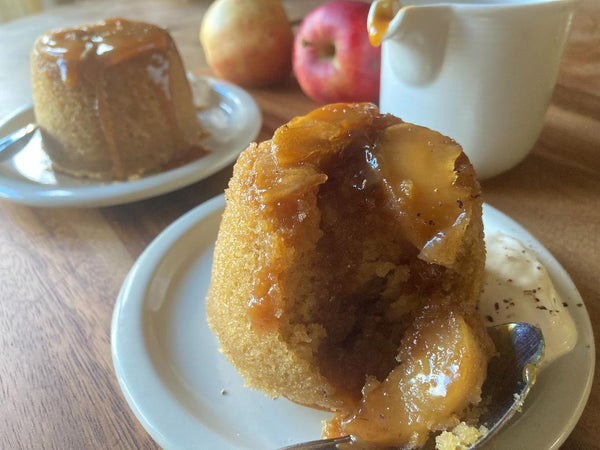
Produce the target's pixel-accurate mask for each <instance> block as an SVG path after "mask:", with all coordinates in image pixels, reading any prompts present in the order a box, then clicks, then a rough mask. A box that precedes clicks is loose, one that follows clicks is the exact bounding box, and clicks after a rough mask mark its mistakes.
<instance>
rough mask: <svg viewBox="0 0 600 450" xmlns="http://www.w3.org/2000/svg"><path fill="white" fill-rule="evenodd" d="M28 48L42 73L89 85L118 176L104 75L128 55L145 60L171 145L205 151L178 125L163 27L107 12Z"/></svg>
mask: <svg viewBox="0 0 600 450" xmlns="http://www.w3.org/2000/svg"><path fill="white" fill-rule="evenodd" d="M33 51H34V52H35V53H36V56H37V60H38V69H39V70H40V71H42V72H45V73H47V74H48V76H57V77H58V78H59V79H60V80H61V82H62V83H64V84H65V85H66V86H67V87H69V88H71V89H77V87H78V86H79V84H80V83H81V82H82V80H83V79H85V80H88V81H89V82H90V83H91V84H92V85H93V86H95V89H96V104H95V108H96V111H97V116H98V121H99V124H100V127H101V129H102V131H103V133H104V136H105V138H106V145H107V149H108V152H109V154H110V157H111V160H112V162H113V168H114V171H115V174H116V176H117V177H118V178H121V179H123V178H125V177H126V175H127V171H126V167H125V166H124V163H123V160H122V158H121V155H122V152H124V151H126V149H122V148H120V146H119V145H118V143H117V140H116V137H115V132H114V123H113V120H112V115H111V113H110V105H111V101H112V96H111V93H110V91H109V89H107V86H106V79H105V75H106V71H107V70H109V69H111V68H118V66H119V64H121V63H124V62H127V61H130V60H133V59H135V60H136V61H139V62H141V63H142V64H143V65H144V66H145V70H146V74H147V76H148V77H149V79H150V80H152V82H153V84H154V85H155V86H156V89H157V92H158V94H159V95H158V97H159V98H160V101H161V104H162V108H163V111H164V112H165V115H166V120H167V123H168V125H169V127H170V129H171V136H172V138H173V141H174V142H173V146H174V148H177V149H186V148H189V151H187V152H186V157H188V156H190V155H195V156H196V157H199V156H203V155H204V154H206V153H207V152H206V151H203V152H199V151H194V149H193V148H192V147H193V146H190V145H189V144H188V143H187V142H186V139H185V137H184V134H183V130H182V129H181V127H180V125H179V118H178V114H177V108H176V107H175V103H174V100H173V86H172V79H171V77H170V64H171V62H170V59H169V58H168V57H167V56H166V55H167V52H169V51H174V52H176V49H175V44H174V43H173V41H172V39H171V37H170V36H169V34H168V32H167V31H166V30H164V29H162V28H160V27H157V26H154V25H150V24H147V23H143V22H135V21H130V20H126V19H121V18H113V19H108V20H105V21H103V22H100V23H98V24H94V25H85V26H80V27H76V28H70V29H62V30H57V31H52V32H49V33H47V34H45V35H43V36H41V37H40V38H39V39H38V41H37V42H36V45H35V47H34V50H33ZM179 163H180V162H179ZM174 164H175V165H177V164H178V163H177V162H176V163H174Z"/></svg>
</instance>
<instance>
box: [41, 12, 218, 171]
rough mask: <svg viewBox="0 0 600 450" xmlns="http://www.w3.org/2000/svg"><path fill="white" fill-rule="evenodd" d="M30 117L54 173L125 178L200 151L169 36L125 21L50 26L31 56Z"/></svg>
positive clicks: (184, 80) (188, 93)
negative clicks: (32, 113) (32, 104)
mask: <svg viewBox="0 0 600 450" xmlns="http://www.w3.org/2000/svg"><path fill="white" fill-rule="evenodd" d="M31 75H32V88H33V99H34V107H35V116H36V120H37V122H38V123H39V125H40V130H41V132H42V136H43V138H44V149H45V150H46V152H47V153H48V155H49V156H50V159H51V160H52V163H53V166H54V168H55V169H56V170H59V171H62V172H66V173H68V174H71V175H74V176H77V177H89V178H97V179H107V180H110V179H118V180H123V179H129V178H135V177H138V176H140V175H143V174H145V173H147V172H153V171H158V170H163V169H166V168H169V167H173V166H176V165H178V164H181V163H185V162H189V161H190V160H192V159H195V158H198V157H199V156H202V155H204V154H206V150H205V149H204V148H203V147H202V145H201V144H200V141H201V139H202V138H203V137H204V136H205V134H206V133H205V132H204V131H203V129H202V128H201V126H200V124H199V122H198V119H197V116H196V111H195V107H194V104H193V100H192V93H191V89H190V86H189V83H188V80H187V78H186V74H185V70H184V67H183V64H182V61H181V58H180V56H179V53H178V51H177V48H176V47H175V44H174V42H173V40H172V38H171V36H170V35H169V33H168V32H167V31H166V30H164V29H162V28H159V27H157V26H155V25H150V24H147V23H143V22H135V21H130V20H126V19H110V20H106V21H104V22H101V23H98V24H93V25H85V26H80V27H75V28H67V29H61V30H53V31H50V32H48V33H46V34H44V35H42V36H40V37H39V38H38V40H37V41H36V43H35V46H34V48H33V50H32V53H31Z"/></svg>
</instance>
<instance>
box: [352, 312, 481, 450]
mask: <svg viewBox="0 0 600 450" xmlns="http://www.w3.org/2000/svg"><path fill="white" fill-rule="evenodd" d="M466 319H467V320H466ZM474 320H475V318H474V316H470V314H469V317H467V315H466V314H463V313H458V312H455V311H451V310H449V309H448V308H447V307H446V308H444V307H442V306H430V307H427V308H426V309H425V310H424V312H423V313H422V314H421V315H420V317H418V318H417V319H416V320H415V322H414V324H413V326H411V329H409V330H408V331H407V333H406V335H405V337H404V339H403V343H402V349H401V351H400V354H399V355H398V360H399V361H400V365H398V366H397V367H396V368H395V369H394V370H392V372H390V374H389V375H388V377H387V379H386V380H385V381H383V382H381V383H379V382H377V381H376V380H370V381H368V382H367V384H366V385H365V388H364V392H363V399H362V402H361V405H360V407H359V408H358V410H357V412H356V413H355V414H354V415H353V416H351V417H350V418H348V419H346V420H344V421H342V423H341V427H342V430H343V431H344V432H345V433H346V434H352V435H354V436H356V437H357V439H358V440H359V441H365V442H368V443H372V444H378V445H383V446H408V447H414V446H421V445H423V444H424V443H425V442H426V441H427V438H428V436H429V432H430V431H432V430H436V429H440V428H443V427H445V426H448V425H452V424H453V422H454V421H455V420H456V417H455V414H457V413H460V412H461V411H463V410H464V409H465V408H466V407H467V406H469V405H470V404H472V403H477V402H478V401H479V400H480V395H481V385H482V384H483V382H484V380H485V376H486V368H487V362H488V359H489V356H490V353H491V352H490V348H492V347H490V345H491V344H490V341H489V337H488V336H487V334H485V330H484V329H483V326H481V329H479V328H480V327H479V326H478V325H479V324H477V323H473V322H474ZM471 324H473V325H475V327H473V326H471Z"/></svg>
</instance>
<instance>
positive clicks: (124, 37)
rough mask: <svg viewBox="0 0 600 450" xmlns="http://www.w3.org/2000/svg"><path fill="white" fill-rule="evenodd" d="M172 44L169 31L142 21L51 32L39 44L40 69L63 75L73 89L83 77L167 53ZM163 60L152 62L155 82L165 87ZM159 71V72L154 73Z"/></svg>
mask: <svg viewBox="0 0 600 450" xmlns="http://www.w3.org/2000/svg"><path fill="white" fill-rule="evenodd" d="M168 45H172V41H171V38H170V37H169V35H168V33H167V31H166V30H163V29H162V28H159V27H157V26H155V25H150V24H147V23H143V22H134V21H131V20H126V19H119V18H114V19H108V20H105V21H103V22H100V23H97V24H93V25H83V26H80V27H74V28H66V29H60V30H54V31H50V32H48V33H47V34H44V35H42V36H41V37H40V38H39V39H38V40H37V42H36V44H35V47H34V52H36V53H37V54H38V61H39V65H38V67H39V69H40V70H41V71H44V72H50V73H52V74H55V75H58V76H60V79H61V80H62V81H63V82H64V83H65V84H67V85H69V86H71V87H76V86H77V83H78V81H79V78H80V77H82V76H83V77H101V76H102V71H103V70H104V69H106V68H107V67H110V66H114V65H115V64H118V63H120V62H123V61H126V60H129V59H132V58H136V57H140V56H143V55H147V54H150V53H164V52H165V51H166V49H167V46H168ZM164 63H165V61H164V58H158V59H156V60H154V61H149V71H150V72H153V73H155V77H156V83H157V84H158V85H161V86H163V88H164V85H165V80H164V79H163V77H164V74H163V73H162V72H164V71H163V70H160V66H161V65H163V64H164ZM153 68H156V70H153Z"/></svg>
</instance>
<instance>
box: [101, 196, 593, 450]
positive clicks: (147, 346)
mask: <svg viewBox="0 0 600 450" xmlns="http://www.w3.org/2000/svg"><path fill="white" fill-rule="evenodd" d="M223 207H224V198H223V196H219V197H216V198H214V199H212V200H210V201H208V202H206V203H204V204H203V205H200V206H199V207H197V208H195V209H193V210H192V211H190V212H189V213H187V214H185V215H184V216H183V217H181V218H180V219H178V220H177V221H176V222H174V223H173V224H172V225H171V226H169V227H168V228H167V229H166V230H165V231H164V232H163V233H161V235H160V236H158V238H156V240H155V241H154V242H153V243H152V244H151V245H150V246H149V247H148V248H147V250H146V251H144V253H143V254H142V255H141V256H140V258H139V259H138V261H137V262H136V263H135V265H134V267H133V268H132V270H131V272H130V273H129V275H128V276H127V279H126V281H125V283H124V284H123V287H122V289H121V292H120V295H119V298H118V300H117V303H116V306H115V311H114V316H113V322H112V336H111V338H112V353H113V363H114V366H115V369H116V373H117V376H118V379H119V383H120V385H121V388H122V390H123V392H124V394H125V397H126V398H127V401H128V402H129V405H130V406H131V408H132V410H133V411H134V413H135V415H136V416H137V418H138V419H139V420H140V422H141V423H142V424H143V426H144V427H145V428H146V430H147V431H148V433H150V435H151V436H152V437H153V438H154V440H155V441H156V442H157V443H158V444H159V445H160V446H162V447H164V448H166V449H186V448H189V449H195V448H218V449H230V448H231V449H234V448H249V449H263V450H264V449H275V448H278V447H281V446H283V445H289V444H291V443H295V442H301V441H304V440H311V439H318V438H319V435H320V429H321V424H320V421H321V420H323V419H326V418H328V417H329V414H327V413H324V412H321V411H316V410H313V409H310V408H305V407H302V406H298V405H296V404H294V403H291V402H289V401H287V400H285V399H283V398H280V399H277V400H271V399H268V398H266V397H264V396H263V395H262V394H261V393H260V392H256V391H253V390H250V389H248V388H245V387H243V385H242V380H241V378H240V376H239V375H238V374H237V372H236V371H235V369H234V368H233V367H232V366H231V365H230V364H229V363H228V362H227V361H226V360H225V358H224V357H223V356H222V355H221V354H220V353H219V351H218V345H217V341H216V339H215V337H214V336H213V334H212V333H211V332H210V330H209V329H208V326H207V324H206V317H205V309H204V298H205V295H206V292H207V288H208V284H209V281H210V270H211V264H212V253H213V248H214V243H215V240H216V235H217V230H218V227H219V222H220V220H221V213H222V211H223ZM484 224H485V228H486V230H487V231H488V232H493V231H496V230H497V231H503V232H505V233H507V234H509V235H512V236H514V237H516V238H518V239H519V240H521V241H522V242H523V243H525V244H526V245H528V246H529V247H531V248H533V249H534V250H535V252H536V253H537V255H538V257H539V259H540V260H541V261H542V263H543V264H545V265H546V267H547V268H548V272H549V273H550V275H551V277H552V279H553V281H554V283H555V284H556V288H557V291H558V292H559V294H561V296H562V298H563V299H565V300H566V301H568V302H569V304H573V305H575V304H578V303H582V300H581V297H580V295H579V293H578V292H577V290H576V288H575V286H574V285H573V283H572V282H571V280H570V278H569V276H568V275H567V273H566V272H565V271H564V270H563V269H562V267H561V266H560V264H559V263H558V262H557V261H556V260H555V259H554V258H553V257H552V255H551V254H550V253H549V252H548V251H547V250H546V249H544V247H542V245H541V244H540V243H539V242H538V241H537V240H535V238H533V237H532V236H531V235H530V234H529V233H528V232H527V231H526V230H524V229H523V228H522V227H520V226H519V225H518V224H516V223H515V222H514V221H513V220H511V219H510V218H508V217H506V216H505V215H503V214H502V213H500V212H499V211H497V210H495V209H493V208H492V207H490V206H487V205H486V206H485V209H484ZM570 312H571V313H572V315H573V319H574V321H575V323H576V325H577V327H578V330H579V341H578V343H577V345H576V347H575V349H574V350H573V351H572V352H570V353H569V354H567V355H565V356H563V357H561V358H559V359H558V360H556V361H554V362H553V363H551V364H550V365H549V366H547V367H546V368H545V369H544V370H543V371H542V372H541V373H540V374H539V377H538V381H537V384H536V385H535V387H534V389H533V390H532V392H531V394H530V396H529V397H528V399H527V401H526V403H525V407H524V409H523V412H522V414H520V415H518V416H517V418H516V419H514V420H513V421H512V422H511V424H509V426H508V427H507V428H505V429H504V430H503V431H502V432H501V433H500V434H499V435H498V436H497V438H496V439H495V440H494V441H493V442H492V443H491V444H490V447H491V448H515V449H519V448H527V449H529V450H547V449H554V448H558V447H559V445H560V444H561V443H562V442H563V441H564V440H565V439H566V438H567V436H568V434H569V433H570V432H571V430H572V429H573V427H574V426H575V424H576V423H577V421H578V419H579V416H580V415H581V412H582V410H583V407H584V406H585V403H586V401H587V398H588V395H589V392H590V388H591V382H592V375H593V366H594V340H593V335H592V329H591V325H590V320H589V317H588V315H587V312H586V309H585V306H583V304H582V306H581V307H575V308H570Z"/></svg>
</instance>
